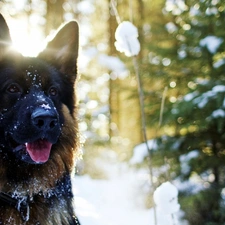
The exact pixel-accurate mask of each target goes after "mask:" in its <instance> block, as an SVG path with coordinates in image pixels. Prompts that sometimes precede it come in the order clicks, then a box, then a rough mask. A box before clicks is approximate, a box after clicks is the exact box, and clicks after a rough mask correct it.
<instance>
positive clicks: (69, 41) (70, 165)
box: [0, 16, 79, 225]
mask: <svg viewBox="0 0 225 225" xmlns="http://www.w3.org/2000/svg"><path fill="white" fill-rule="evenodd" d="M0 41H1V43H0V50H1V52H0V65H1V66H2V67H4V68H5V67H6V66H5V65H3V64H4V63H5V61H7V63H8V62H10V61H12V64H13V65H14V66H15V65H16V66H17V67H19V66H20V61H21V62H22V61H24V60H26V57H23V56H22V55H20V54H19V53H15V52H12V51H11V50H10V46H9V45H10V43H11V38H10V35H9V30H8V27H7V25H6V23H5V20H4V19H3V17H2V16H0ZM77 55H78V25H77V23H76V22H75V21H72V22H70V23H68V24H66V25H65V26H63V27H61V28H60V30H59V31H58V33H57V34H56V37H55V38H54V39H53V40H52V41H50V42H49V44H48V45H47V47H46V49H45V50H44V51H43V52H42V53H40V54H39V56H38V57H37V60H40V61H41V62H44V63H46V64H47V65H50V66H51V67H54V70H58V71H59V72H60V73H61V74H62V75H63V76H64V78H63V79H65V80H66V81H65V83H66V82H67V83H68V85H70V86H74V85H75V81H76V77H77V65H76V60H77ZM5 64H6V63H5ZM8 64H9V63H8ZM8 64H7V67H8V66H9V65H8ZM1 66H0V67H1ZM0 76H3V75H2V74H1V73H0ZM6 79H7V78H6ZM43 82H44V81H43ZM0 85H1V84H0ZM69 94H70V95H71V97H70V99H66V100H65V101H64V102H61V109H60V110H61V113H62V115H63V118H64V122H63V126H62V130H61V134H60V136H59V138H58V141H57V142H56V143H55V144H53V146H52V149H51V155H50V158H49V160H48V161H47V162H45V163H43V164H29V163H24V162H20V161H19V160H17V159H15V158H12V157H11V156H12V154H11V153H8V149H5V148H4V144H2V143H0V193H6V194H8V195H10V196H12V198H15V199H16V200H17V199H23V198H24V199H29V201H28V200H27V201H28V204H29V213H27V215H26V217H27V218H26V220H24V219H23V217H22V216H21V211H20V210H19V209H18V207H15V206H14V205H11V204H10V202H9V203H7V202H4V201H1V199H0V225H7V224H9V225H11V224H12V225H19V224H24V225H25V224H26V225H34V224H37V225H38V224H40V225H56V224H57V225H72V224H73V225H75V224H79V223H78V222H77V221H76V216H75V213H74V208H73V194H72V190H71V179H70V177H71V174H73V171H74V162H75V157H76V154H77V151H78V148H79V135H78V129H77V127H78V126H77V119H76V97H75V90H74V88H72V91H71V92H70V93H69ZM0 101H2V99H1V96H0ZM4 101H6V100H4ZM4 101H3V103H2V104H5V105H3V106H2V104H1V103H0V114H1V115H2V114H3V113H4V112H3V111H4V108H5V107H9V109H8V110H13V106H11V105H10V104H9V103H8V102H7V103H4ZM10 107H11V108H10ZM14 113H17V112H14ZM3 117H4V116H3ZM0 126H1V122H0ZM1 129H2V130H3V131H2V132H1V133H0V135H2V137H1V138H0V142H1V140H4V141H6V140H5V139H4V137H3V135H4V134H3V132H4V127H2V128H1ZM18 201H19V200H18Z"/></svg>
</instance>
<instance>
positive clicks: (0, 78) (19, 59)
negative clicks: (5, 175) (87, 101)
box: [0, 15, 78, 164]
mask: <svg viewBox="0 0 225 225" xmlns="http://www.w3.org/2000/svg"><path fill="white" fill-rule="evenodd" d="M11 42H12V41H11V38H10V33H9V29H8V26H7V24H6V22H5V20H4V18H3V17H2V16H1V15H0V152H3V153H4V157H8V156H9V155H10V158H12V157H14V158H15V160H20V161H24V162H26V163H35V164H37V163H38V164H40V163H45V162H46V161H48V159H49V157H50V155H51V150H52V146H54V145H55V144H57V142H59V137H60V135H61V132H62V128H63V126H64V120H65V118H64V113H63V107H66V108H67V111H68V113H69V114H70V115H71V118H73V114H74V105H75V93H74V83H75V80H76V76H77V65H76V61H77V56H78V25H77V23H76V22H75V21H72V22H69V23H67V24H65V25H64V26H63V27H61V28H60V29H59V30H58V32H57V34H56V35H55V37H54V38H53V39H52V40H51V41H50V42H49V43H48V45H47V47H46V49H45V50H44V51H43V52H41V53H40V54H39V55H38V57H36V58H31V57H24V56H22V55H21V54H19V53H17V52H14V51H13V50H12V49H11Z"/></svg>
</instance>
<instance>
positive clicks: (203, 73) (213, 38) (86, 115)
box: [0, 0, 225, 225]
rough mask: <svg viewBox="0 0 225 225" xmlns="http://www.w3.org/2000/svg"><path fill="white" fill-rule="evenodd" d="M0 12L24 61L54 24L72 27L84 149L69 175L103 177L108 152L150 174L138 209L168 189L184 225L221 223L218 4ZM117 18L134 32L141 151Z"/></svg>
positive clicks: (44, 5)
mask: <svg viewBox="0 0 225 225" xmlns="http://www.w3.org/2000/svg"><path fill="white" fill-rule="evenodd" d="M112 4H113V5H114V6H115V7H116V11H115V9H113V7H112ZM0 9H1V13H3V15H4V16H5V18H6V19H7V21H9V26H10V28H12V37H13V40H14V43H15V47H17V49H18V50H19V51H21V52H22V53H23V54H25V55H28V54H35V53H37V51H40V48H42V47H43V46H38V45H37V43H39V42H40V40H44V37H45V36H46V35H49V34H50V33H52V32H53V31H54V30H55V29H56V28H58V26H59V25H60V24H62V23H63V22H65V21H68V20H70V19H76V20H77V21H78V22H79V24H80V46H81V53H80V57H79V73H80V82H79V84H78V93H79V98H80V106H79V107H80V108H79V117H80V130H81V132H82V134H83V137H84V139H85V144H84V148H83V151H84V155H83V161H82V162H79V163H78V171H77V173H78V174H79V175H81V176H83V175H84V174H88V175H89V176H90V177H92V178H93V179H105V178H106V174H105V173H104V172H103V171H102V168H101V166H99V163H98V160H97V159H99V157H101V156H102V155H106V154H107V152H110V154H111V153H112V151H113V152H114V154H116V156H117V160H118V161H119V162H123V163H126V164H128V165H129V166H131V167H132V168H134V169H136V170H140V169H142V168H149V167H150V168H152V171H153V174H152V175H151V179H150V178H149V177H148V178H147V179H146V180H145V186H146V185H147V186H148V188H147V189H146V188H145V189H143V190H142V189H140V192H145V193H146V198H145V200H143V201H145V206H146V207H148V208H150V207H152V206H153V205H154V203H153V200H152V197H151V196H152V194H153V192H154V190H155V188H156V187H157V186H159V185H160V184H161V183H163V182H165V181H171V182H173V183H174V184H175V185H176V186H177V187H178V189H179V202H180V204H181V208H182V210H183V211H184V213H185V214H184V215H185V218H186V219H187V221H189V224H190V225H192V224H193V225H197V224H201V225H203V224H206V225H221V224H225V223H224V221H225V216H224V213H223V212H224V210H225V175H224V174H225V98H224V97H225V73H224V70H225V51H224V49H225V41H224V40H225V28H224V23H225V2H224V1H222V0H200V1H195V0H186V1H184V0H114V1H110V0H101V1H100V0H46V1H44V0H21V1H12V0H7V1H1V2H0ZM117 13H118V15H117ZM118 16H119V17H120V20H121V21H131V22H132V23H133V24H134V25H135V26H136V27H137V28H138V33H139V38H138V39H139V42H140V44H141V51H140V53H139V55H138V56H137V62H138V70H139V73H140V77H141V82H142V89H143V92H144V106H145V107H144V110H145V118H146V129H147V137H148V139H149V147H150V152H149V151H147V149H146V148H145V147H143V145H139V144H141V143H142V142H143V141H144V139H143V134H142V127H141V113H140V105H139V99H138V91H137V90H138V88H137V80H136V77H135V70H134V67H133V63H132V59H131V58H129V57H126V56H124V55H123V54H122V53H119V52H117V51H116V48H115V46H114V42H115V31H116V28H117V26H118V20H117V17H118ZM31 50H32V52H31ZM110 154H108V155H110ZM95 159H96V160H95Z"/></svg>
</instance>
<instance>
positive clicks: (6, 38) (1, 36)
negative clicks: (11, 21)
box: [0, 14, 12, 59]
mask: <svg viewBox="0 0 225 225" xmlns="http://www.w3.org/2000/svg"><path fill="white" fill-rule="evenodd" d="M11 45H12V40H11V37H10V33H9V28H8V25H7V23H6V21H5V19H4V17H3V16H2V15H1V14H0V59H1V58H2V57H3V55H4V53H5V51H6V49H7V48H8V47H10V46H11Z"/></svg>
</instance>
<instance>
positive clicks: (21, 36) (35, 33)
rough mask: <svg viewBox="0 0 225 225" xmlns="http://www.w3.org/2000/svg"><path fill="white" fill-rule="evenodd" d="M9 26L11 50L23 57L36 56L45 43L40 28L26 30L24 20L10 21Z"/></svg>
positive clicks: (26, 25) (26, 26)
mask: <svg viewBox="0 0 225 225" xmlns="http://www.w3.org/2000/svg"><path fill="white" fill-rule="evenodd" d="M9 26H10V29H11V30H10V31H11V37H12V41H13V48H15V49H16V50H17V51H19V52H20V53H22V54H23V55H24V56H36V55H37V54H38V53H39V52H40V51H41V50H43V48H44V46H45V43H44V38H43V34H42V32H41V30H40V28H38V27H35V26H34V28H32V29H28V24H27V21H26V20H24V21H23V20H19V21H16V20H11V21H10V23H9ZM29 26H30V25H29Z"/></svg>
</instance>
